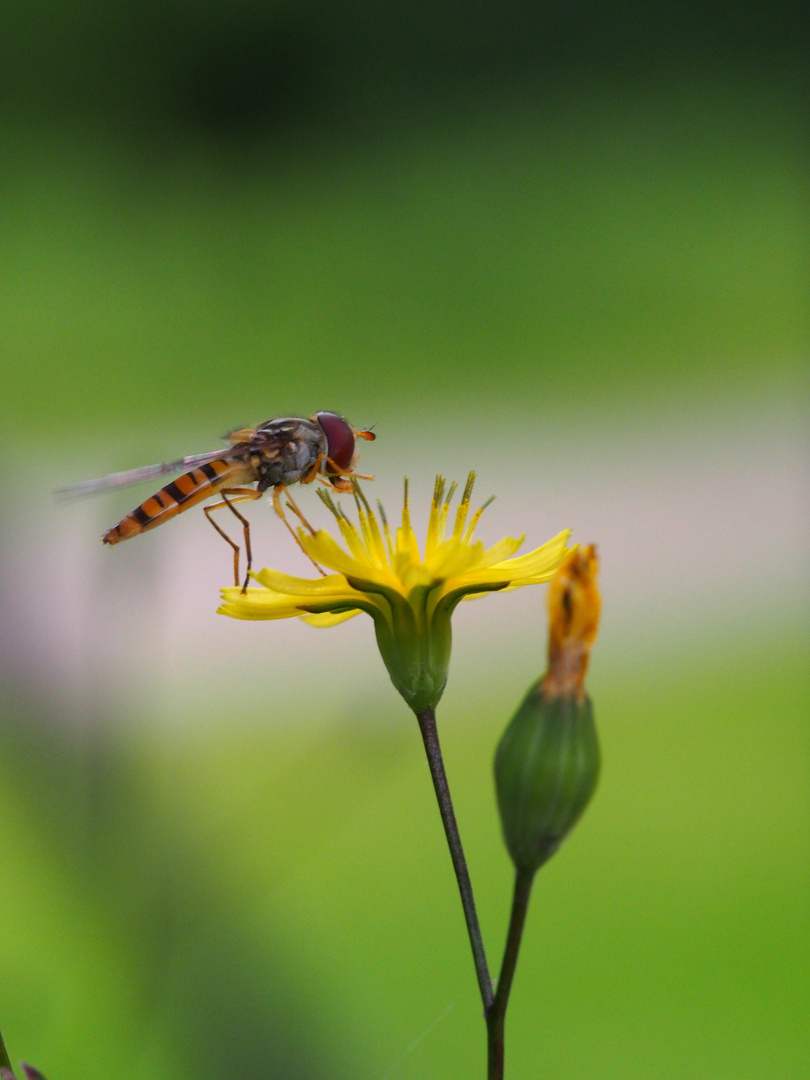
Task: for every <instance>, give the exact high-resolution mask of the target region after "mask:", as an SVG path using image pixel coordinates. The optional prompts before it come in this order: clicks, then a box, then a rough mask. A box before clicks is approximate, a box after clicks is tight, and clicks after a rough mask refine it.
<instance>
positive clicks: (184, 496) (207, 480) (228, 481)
mask: <svg viewBox="0 0 810 1080" xmlns="http://www.w3.org/2000/svg"><path fill="white" fill-rule="evenodd" d="M255 479H256V477H255V474H254V473H253V471H252V470H251V469H250V467H249V466H247V465H246V464H245V463H244V462H242V461H232V460H231V461H228V460H227V459H223V460H219V459H216V460H214V461H208V462H206V463H205V464H204V465H200V466H198V468H196V469H192V470H191V472H187V473H183V475H182V476H178V477H177V479H176V480H173V481H172V482H171V483H170V484H167V485H166V486H165V487H163V488H161V489H160V491H158V492H157V494H156V495H152V496H150V498H148V499H147V500H146V501H145V502H142V503H141V505H140V506H138V507H136V508H135V509H134V510H133V511H132V513H130V514H127V516H126V517H125V518H122V520H121V521H119V522H118V524H117V525H113V527H112V528H111V529H108V530H107V532H106V533H105V534H104V536H102V538H101V539H102V540H103V541H104V543H105V544H119V543H120V542H121V541H122V540H128V539H129V538H130V536H137V535H138V533H142V532H146V530H147V529H154V528H155V527H156V526H158V525H162V524H163V522H164V521H168V520H169V518H173V517H174V516H175V514H179V513H181V512H182V511H183V510H188V508H189V507H190V506H194V505H196V503H198V502H202V501H203V500H204V499H208V498H210V497H211V496H212V495H216V493H217V492H218V491H219V490H220V489H221V488H223V487H230V486H232V485H234V484H245V483H250V482H251V481H252V480H255Z"/></svg>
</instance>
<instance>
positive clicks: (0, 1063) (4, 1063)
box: [0, 1031, 11, 1069]
mask: <svg viewBox="0 0 810 1080" xmlns="http://www.w3.org/2000/svg"><path fill="white" fill-rule="evenodd" d="M10 1068H11V1062H10V1061H9V1059H8V1051H7V1050H6V1044H5V1043H4V1042H3V1032H2V1031H0V1069H10Z"/></svg>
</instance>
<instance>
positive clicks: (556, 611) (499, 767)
mask: <svg viewBox="0 0 810 1080" xmlns="http://www.w3.org/2000/svg"><path fill="white" fill-rule="evenodd" d="M597 565H598V564H597V560H596V551H595V549H594V547H593V546H590V547H587V548H585V549H576V550H574V551H572V552H570V553H569V554H568V555H567V556H566V558H565V559H564V561H563V562H562V564H561V565H560V568H559V570H558V571H557V574H556V575H555V577H554V579H553V581H552V583H551V587H550V589H549V598H548V606H549V619H550V634H549V663H548V671H547V673H546V674H545V676H544V677H543V678H542V679H541V680H540V681H539V682H538V683H537V684H536V685H535V686H532V687H531V689H530V690H529V692H528V694H527V695H526V697H525V698H524V700H523V702H522V704H521V705H520V708H519V709H518V710H517V712H516V713H515V715H514V717H513V718H512V721H511V723H510V724H509V726H508V727H507V729H506V731H505V732H504V734H503V737H502V739H501V741H500V744H499V746H498V750H497V753H496V755H495V787H496V792H497V796H498V808H499V810H500V814H501V824H502V826H503V834H504V839H505V841H506V846H507V848H508V849H509V854H510V855H511V856H512V860H513V862H514V863H515V866H516V867H517V869H518V871H523V872H528V873H532V874H533V873H534V872H535V871H536V870H537V869H539V867H540V866H542V865H543V863H544V862H545V861H546V860H547V859H549V858H550V857H551V856H552V855H553V854H554V852H555V851H556V850H557V848H558V847H559V846H560V844H561V843H562V841H563V839H564V838H565V836H567V834H568V833H569V832H570V831H571V829H572V828H573V827H574V825H575V824H576V822H577V820H578V819H579V817H580V816H581V814H582V812H583V811H584V809H585V807H586V806H587V805H588V803H589V802H590V799H591V796H592V795H593V793H594V790H595V788H596V783H597V780H598V778H599V764H600V756H599V741H598V739H597V735H596V726H595V724H594V719H593V708H592V706H591V702H590V699H589V698H588V697H587V695H586V694H585V690H584V685H583V681H584V678H585V671H586V669H587V666H588V658H589V656H590V650H591V646H592V644H593V641H594V639H595V637H596V629H597V625H598V622H599V592H598V590H597V587H596V573H597Z"/></svg>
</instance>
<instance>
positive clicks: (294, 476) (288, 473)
mask: <svg viewBox="0 0 810 1080" xmlns="http://www.w3.org/2000/svg"><path fill="white" fill-rule="evenodd" d="M253 442H254V447H253V451H254V452H253V453H252V454H251V464H252V465H253V467H254V469H255V470H256V476H257V479H258V481H259V483H258V490H259V491H266V490H267V489H268V488H271V487H275V486H276V485H277V484H295V483H297V482H298V481H299V480H302V479H304V478H305V477H306V476H307V475H308V474H309V473H310V472H311V471H312V469H313V467H314V466H315V463H316V462H317V460H318V457H319V456H320V455H323V454H325V452H326V440H325V438H324V435H323V432H322V431H321V429H320V428H319V427H318V425H317V424H314V423H312V421H310V420H303V419H301V420H299V419H297V418H290V419H281V420H272V421H270V422H269V423H268V424H266V425H262V427H261V428H260V429H258V430H257V432H256V435H255V436H254V439H253Z"/></svg>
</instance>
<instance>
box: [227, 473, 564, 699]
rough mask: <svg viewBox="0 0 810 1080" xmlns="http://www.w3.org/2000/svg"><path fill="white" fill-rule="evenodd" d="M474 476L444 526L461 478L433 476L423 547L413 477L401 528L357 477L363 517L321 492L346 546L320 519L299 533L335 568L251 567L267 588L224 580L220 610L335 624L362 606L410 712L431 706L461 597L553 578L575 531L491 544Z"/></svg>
mask: <svg viewBox="0 0 810 1080" xmlns="http://www.w3.org/2000/svg"><path fill="white" fill-rule="evenodd" d="M474 479H475V474H474V473H470V476H469V479H468V480H467V485H466V487H465V489H464V494H463V495H462V498H461V502H460V504H459V506H458V508H457V509H456V512H455V518H454V521H453V527H452V531H451V532H450V534H449V535H448V519H449V516H450V503H451V500H452V497H453V494H454V493H455V489H456V485H455V484H453V485H452V486H451V487H450V489H449V491H445V481H444V479H443V478H442V477H437V478H436V486H435V488H434V492H433V502H432V505H431V508H430V520H429V523H428V530H427V539H426V542H425V548H424V555H422V554H421V553H420V550H419V545H418V542H417V539H416V536H415V534H414V531H413V528H412V526H411V519H410V510H409V507H408V484H407V480H406V482H405V498H404V502H403V508H402V524H401V525H400V526H399V528H398V529H397V530H396V536H392V533H391V530H390V528H389V526H388V522H387V520H386V517H385V514H384V512H383V510H382V507H380V508H379V509H380V520H379V521H378V519H377V515H376V514H375V513H374V511H373V510H372V509H371V507H370V506H369V505H368V502H367V501H366V499H365V497H364V495H363V493H362V492H361V491H360V489H359V486H357V485H356V486H355V500H356V503H357V516H358V525H354V524H353V523H352V522H351V521H349V519H348V518H347V516H346V514H345V513H344V512H343V510H341V509H340V508H339V507H337V506H336V505H335V504H334V502H333V501H332V499H331V498H330V496H329V495H328V494H326V493H323V492H319V494H320V495H321V497H322V498H323V500H324V502H325V503H326V504H327V506H328V507H329V509H330V510H331V511H332V513H333V514H334V516H335V518H336V520H337V524H338V527H339V529H340V533H341V536H342V539H343V543H344V545H345V547H343V546H341V545H340V544H339V543H338V542H337V540H335V539H334V537H333V536H331V534H330V533H328V532H326V531H325V530H322V529H321V530H318V531H317V532H310V531H307V530H306V529H303V528H300V529H299V530H298V537H299V540H300V543H301V547H302V548H303V549H304V551H305V552H306V553H307V555H309V556H310V558H311V559H312V560H313V561H314V562H316V563H318V564H321V565H322V566H325V567H327V568H328V569H330V570H333V571H335V573H333V574H329V575H327V576H324V577H320V578H314V579H309V578H297V577H290V576H289V575H287V574H282V573H279V572H278V571H277V570H262V571H260V572H259V573H258V574H254V575H253V576H254V578H255V580H256V581H258V582H259V584H260V585H261V586H262V587H261V588H250V589H248V590H247V592H246V593H242V591H241V590H240V589H239V588H238V587H233V588H227V589H223V590H222V596H223V600H224V603H223V604H222V607H220V609H219V613H220V614H223V615H230V616H232V617H233V618H236V619H286V618H290V617H291V616H294V615H295V616H300V617H302V618H304V619H306V621H307V622H310V623H312V624H313V625H315V626H333V625H335V624H336V623H338V622H342V621H343V620H344V619H349V618H351V617H352V616H354V615H357V614H359V613H360V612H361V611H364V612H366V614H368V615H370V616H371V617H372V619H373V620H374V627H375V631H376V635H377V644H378V646H379V649H380V653H381V655H382V658H383V660H384V662H385V665H386V667H387V668H388V672H389V674H390V675H391V679H392V681H393V683H394V685H395V686H396V688H397V689H398V690H399V692H400V693H401V694H402V696H403V697H404V698H405V700H406V701H407V702H408V704H409V705H410V707H411V708H412V709H413V710H414V712H416V713H419V712H421V711H423V710H424V709H428V708H434V707H435V705H436V703H437V702H438V700H439V698H440V697H441V695H442V692H443V690H444V687H445V683H446V681H447V667H448V664H449V662H450V650H451V644H452V634H451V627H450V618H451V616H452V614H453V611H454V610H455V607H456V605H457V604H458V602H459V601H460V600H464V599H472V598H475V597H477V596H481V595H483V594H484V593H487V592H499V591H505V590H508V589H515V588H518V587H520V586H522V585H537V584H540V583H542V582H545V581H549V580H550V579H551V578H552V577H553V575H554V572H555V570H556V569H557V567H558V566H559V564H560V562H561V561H562V559H563V557H564V555H565V553H566V547H565V544H566V540H567V539H568V536H569V531H568V530H565V531H563V532H561V533H559V534H558V535H557V536H555V537H554V538H553V539H552V540H549V541H548V543H546V544H543V546H542V547H539V548H536V549H535V550H534V551H530V552H529V553H528V554H527V555H522V556H518V557H515V553H516V552H517V550H518V548H519V547H520V546H521V544H522V543H523V537H521V538H520V539H512V538H510V537H507V538H505V539H503V540H501V541H499V542H498V543H497V544H494V545H493V546H492V547H490V548H485V547H484V544H483V542H482V541H481V540H475V539H474V536H473V534H474V532H475V527H476V525H477V524H478V520H479V518H480V517H481V514H482V513H483V512H484V510H485V509H486V507H487V505H488V504H489V503H488V502H487V503H485V504H484V506H482V507H481V509H480V510H478V511H477V512H476V513H475V514H473V515H472V517H471V518H470V519H469V521H468V516H469V510H470V497H471V495H472V489H473V482H474ZM491 501H492V500H491V499H490V500H489V502H491Z"/></svg>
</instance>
